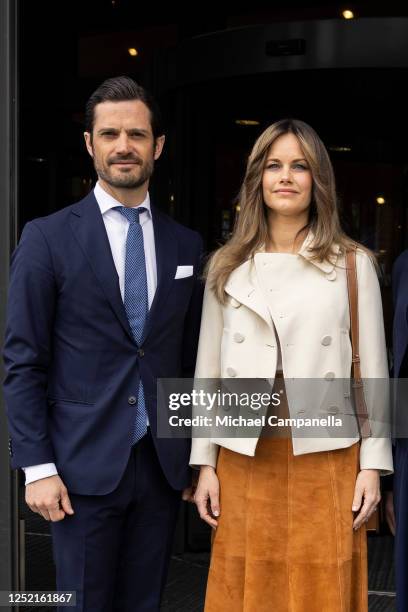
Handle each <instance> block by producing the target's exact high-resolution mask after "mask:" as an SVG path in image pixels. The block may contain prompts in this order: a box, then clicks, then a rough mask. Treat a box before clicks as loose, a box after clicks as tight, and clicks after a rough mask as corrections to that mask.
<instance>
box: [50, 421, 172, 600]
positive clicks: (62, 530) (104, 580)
mask: <svg viewBox="0 0 408 612" xmlns="http://www.w3.org/2000/svg"><path fill="white" fill-rule="evenodd" d="M84 469H86V466H84ZM68 493H69V492H68ZM70 499H71V503H72V506H73V509H74V511H75V514H74V515H72V516H68V515H66V516H65V518H64V519H63V520H62V521H59V522H57V523H51V529H52V535H53V550H54V560H55V565H56V570H57V589H58V590H61V591H63V590H71V591H76V598H77V604H76V607H70V608H62V607H61V608H58V610H61V611H62V610H64V611H65V610H67V609H68V610H75V611H78V612H119V611H120V612H157V611H158V610H159V607H160V598H161V594H162V591H163V587H164V585H165V580H166V574H167V569H168V563H169V559H170V553H171V547H172V540H173V534H174V529H175V524H176V519H177V513H178V509H179V505H180V499H181V493H180V491H175V490H174V489H172V488H171V487H170V485H169V484H168V482H167V480H166V479H165V477H164V475H163V472H162V469H161V467H160V464H159V461H158V458H157V455H156V451H155V448H154V445H153V440H152V438H151V434H150V432H149V433H148V434H147V435H146V436H145V437H144V438H142V440H140V441H139V442H138V443H137V444H136V445H135V446H134V448H133V450H132V453H131V455H130V460H129V463H128V465H127V467H126V470H125V472H124V474H123V477H122V479H121V481H120V483H119V485H118V487H117V488H116V489H115V490H114V491H112V493H109V494H108V495H93V496H86V495H74V494H72V495H70Z"/></svg>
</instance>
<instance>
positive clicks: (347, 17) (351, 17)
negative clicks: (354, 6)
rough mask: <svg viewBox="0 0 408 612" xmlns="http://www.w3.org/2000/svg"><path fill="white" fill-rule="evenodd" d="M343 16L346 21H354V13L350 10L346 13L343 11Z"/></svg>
mask: <svg viewBox="0 0 408 612" xmlns="http://www.w3.org/2000/svg"><path fill="white" fill-rule="evenodd" d="M342 15H343V17H344V19H354V13H353V11H350V9H346V10H345V11H343V13H342Z"/></svg>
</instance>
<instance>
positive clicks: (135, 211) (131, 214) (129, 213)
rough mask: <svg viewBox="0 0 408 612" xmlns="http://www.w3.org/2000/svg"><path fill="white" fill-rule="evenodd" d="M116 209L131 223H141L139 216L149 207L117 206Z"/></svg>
mask: <svg viewBox="0 0 408 612" xmlns="http://www.w3.org/2000/svg"><path fill="white" fill-rule="evenodd" d="M115 210H118V211H119V212H120V213H121V214H122V215H123V216H124V217H126V219H127V220H128V221H129V223H140V219H139V216H140V215H141V214H142V213H144V212H145V211H146V210H147V208H144V206H138V207H137V208H127V207H126V206H115Z"/></svg>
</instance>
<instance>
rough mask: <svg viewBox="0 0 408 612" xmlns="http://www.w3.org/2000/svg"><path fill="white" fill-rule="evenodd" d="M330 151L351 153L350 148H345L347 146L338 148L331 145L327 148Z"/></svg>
mask: <svg viewBox="0 0 408 612" xmlns="http://www.w3.org/2000/svg"><path fill="white" fill-rule="evenodd" d="M329 149H330V151H336V153H350V151H351V147H347V146H338V145H333V146H331V147H329Z"/></svg>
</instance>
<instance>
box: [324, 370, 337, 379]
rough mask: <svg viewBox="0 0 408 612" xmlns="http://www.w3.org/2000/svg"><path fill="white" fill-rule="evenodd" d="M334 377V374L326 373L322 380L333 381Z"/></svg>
mask: <svg viewBox="0 0 408 612" xmlns="http://www.w3.org/2000/svg"><path fill="white" fill-rule="evenodd" d="M335 377H336V375H335V373H334V372H326V374H325V375H324V378H325V379H326V380H333V379H334V378H335Z"/></svg>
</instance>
